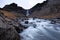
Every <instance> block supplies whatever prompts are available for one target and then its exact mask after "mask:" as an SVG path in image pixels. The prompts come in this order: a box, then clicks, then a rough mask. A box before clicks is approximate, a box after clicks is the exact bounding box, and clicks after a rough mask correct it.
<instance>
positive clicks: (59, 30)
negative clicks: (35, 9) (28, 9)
mask: <svg viewBox="0 0 60 40" xmlns="http://www.w3.org/2000/svg"><path fill="white" fill-rule="evenodd" d="M25 21H28V23H27V24H26V23H25ZM20 23H21V25H24V26H25V27H28V28H27V29H25V30H24V31H23V32H22V33H20V36H21V40H60V24H57V23H56V24H51V21H50V20H44V19H38V18H36V19H33V18H29V19H28V20H24V21H21V22H20Z"/></svg>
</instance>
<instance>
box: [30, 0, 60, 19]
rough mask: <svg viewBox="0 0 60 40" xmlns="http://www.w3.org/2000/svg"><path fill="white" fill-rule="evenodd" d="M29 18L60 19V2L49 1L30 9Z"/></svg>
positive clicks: (56, 0)
mask: <svg viewBox="0 0 60 40" xmlns="http://www.w3.org/2000/svg"><path fill="white" fill-rule="evenodd" d="M30 12H31V15H30V16H29V17H37V18H57V17H60V0H47V1H45V2H43V3H42V4H40V3H38V4H36V5H35V6H34V7H33V8H31V9H30Z"/></svg>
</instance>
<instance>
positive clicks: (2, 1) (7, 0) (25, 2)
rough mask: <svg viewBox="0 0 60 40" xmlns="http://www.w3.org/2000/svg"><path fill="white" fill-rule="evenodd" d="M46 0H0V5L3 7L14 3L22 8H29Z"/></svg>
mask: <svg viewBox="0 0 60 40" xmlns="http://www.w3.org/2000/svg"><path fill="white" fill-rule="evenodd" d="M44 1H46V0H0V7H1V8H3V7H4V6H5V5H6V4H11V3H16V4H18V6H21V7H23V8H24V9H30V8H32V7H33V6H34V5H36V4H37V3H43V2H44Z"/></svg>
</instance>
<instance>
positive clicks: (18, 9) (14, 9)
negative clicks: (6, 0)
mask: <svg viewBox="0 0 60 40" xmlns="http://www.w3.org/2000/svg"><path fill="white" fill-rule="evenodd" d="M3 9H4V10H7V11H12V12H17V13H23V14H25V13H26V10H24V9H23V8H22V7H19V6H17V4H15V3H11V4H10V5H5V6H4V7H3Z"/></svg>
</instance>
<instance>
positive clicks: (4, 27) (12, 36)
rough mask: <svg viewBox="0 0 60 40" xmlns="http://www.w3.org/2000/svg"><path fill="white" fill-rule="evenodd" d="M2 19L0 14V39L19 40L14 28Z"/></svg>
mask: <svg viewBox="0 0 60 40" xmlns="http://www.w3.org/2000/svg"><path fill="white" fill-rule="evenodd" d="M2 16H3V15H2ZM2 20H3V21H4V20H5V19H4V18H3V17H1V16H0V40H20V36H19V34H18V33H17V31H16V30H15V28H14V27H12V26H10V25H9V24H7V23H6V21H4V22H3V21H2Z"/></svg>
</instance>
